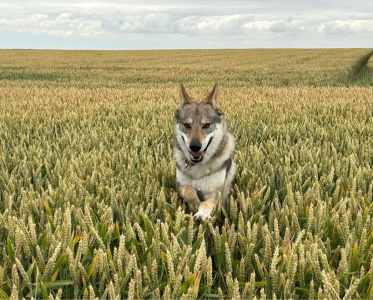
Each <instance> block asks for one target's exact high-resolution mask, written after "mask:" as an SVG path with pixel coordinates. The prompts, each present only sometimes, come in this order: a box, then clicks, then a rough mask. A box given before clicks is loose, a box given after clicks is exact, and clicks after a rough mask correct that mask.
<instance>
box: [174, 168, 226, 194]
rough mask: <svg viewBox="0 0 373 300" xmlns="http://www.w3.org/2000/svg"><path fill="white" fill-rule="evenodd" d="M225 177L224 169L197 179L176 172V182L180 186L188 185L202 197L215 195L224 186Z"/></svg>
mask: <svg viewBox="0 0 373 300" xmlns="http://www.w3.org/2000/svg"><path fill="white" fill-rule="evenodd" d="M225 177H226V170H225V168H222V169H221V170H219V171H216V172H214V173H212V174H209V175H206V176H203V177H200V178H198V179H197V178H191V177H189V176H188V175H187V174H185V173H183V172H181V171H180V170H179V169H177V170H176V178H177V182H178V183H179V184H180V185H189V186H191V187H193V188H194V189H195V190H196V191H198V192H201V193H202V194H203V195H204V196H207V195H210V194H215V193H216V192H217V190H219V189H221V188H222V187H223V186H224V181H225Z"/></svg>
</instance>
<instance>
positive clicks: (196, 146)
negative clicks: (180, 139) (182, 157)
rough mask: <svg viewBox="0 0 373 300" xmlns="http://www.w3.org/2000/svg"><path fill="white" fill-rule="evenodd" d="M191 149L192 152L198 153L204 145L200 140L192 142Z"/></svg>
mask: <svg viewBox="0 0 373 300" xmlns="http://www.w3.org/2000/svg"><path fill="white" fill-rule="evenodd" d="M189 148H190V150H191V151H192V152H198V151H199V150H201V148H202V144H201V143H200V142H199V141H198V140H192V142H191V143H190V144H189Z"/></svg>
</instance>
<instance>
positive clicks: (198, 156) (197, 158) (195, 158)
mask: <svg viewBox="0 0 373 300" xmlns="http://www.w3.org/2000/svg"><path fill="white" fill-rule="evenodd" d="M213 138H214V137H211V139H210V140H209V142H208V144H207V146H206V148H205V149H204V150H202V151H200V149H201V146H202V145H201V143H199V142H198V145H197V142H195V143H193V142H192V143H191V144H190V145H189V149H190V151H189V153H190V160H191V161H192V163H195V164H196V163H199V162H201V161H202V160H203V158H204V157H205V153H206V151H207V149H208V147H209V146H210V144H211V141H212V139H213ZM197 148H198V149H197ZM193 150H197V151H193Z"/></svg>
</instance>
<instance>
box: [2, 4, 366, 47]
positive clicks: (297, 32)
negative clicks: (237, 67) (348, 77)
mask: <svg viewBox="0 0 373 300" xmlns="http://www.w3.org/2000/svg"><path fill="white" fill-rule="evenodd" d="M284 1H285V2H284V3H283V2H281V3H279V2H277V1H275V0H266V1H256V0H254V1H243V0H232V1H229V2H228V1H223V0H216V2H215V4H214V5H211V2H208V1H204V0H200V1H197V0H190V2H188V4H185V2H181V1H179V0H175V1H170V0H166V1H163V2H162V5H154V4H152V3H151V2H147V1H131V0H129V1H126V4H125V5H124V4H123V2H122V1H119V0H111V1H108V2H101V1H98V0H97V1H94V0H93V2H76V1H72V0H66V1H65V2H58V0H57V2H53V4H51V2H48V1H45V0H43V1H41V0H35V3H34V2H33V3H32V4H30V2H27V1H23V0H20V1H17V2H16V3H15V4H14V3H11V2H6V1H5V2H2V3H1V4H0V11H1V13H0V34H1V32H3V33H4V32H6V33H7V34H9V33H11V32H16V33H22V34H27V33H31V34H34V35H39V36H56V37H58V36H59V37H74V38H91V39H93V38H95V37H100V38H104V37H105V38H107V39H112V40H113V41H120V40H125V39H128V38H129V37H131V38H133V40H134V41H140V40H143V42H144V43H146V41H147V40H149V41H150V36H154V38H151V40H152V41H153V44H154V40H155V41H156V40H157V38H156V37H157V36H162V37H163V38H164V39H165V40H167V44H170V43H171V41H172V40H175V41H178V39H177V37H180V36H182V37H184V38H186V37H188V38H189V39H190V40H192V39H194V40H196V44H198V45H201V47H203V45H210V44H214V42H216V41H221V42H223V41H227V43H228V44H227V46H226V47H230V45H232V44H230V43H231V41H234V45H236V44H237V43H238V42H237V41H238V40H241V41H242V42H241V44H239V45H242V46H241V47H247V46H248V44H247V41H251V42H253V43H255V45H256V46H257V45H258V44H259V45H260V44H262V45H264V44H265V45H267V43H269V42H268V40H271V41H273V42H272V43H273V46H274V47H276V46H278V43H283V44H282V45H280V46H283V47H286V45H294V43H296V42H297V41H302V42H304V43H307V41H308V43H309V45H310V46H312V45H313V44H312V42H311V40H312V38H313V39H314V40H316V39H317V40H318V42H320V43H321V42H322V41H321V40H320V39H321V38H322V37H325V40H324V42H325V45H327V44H328V42H329V40H328V39H327V37H328V36H333V37H339V39H340V45H343V42H344V41H343V37H347V36H348V37H350V38H351V40H352V39H354V40H356V39H357V38H358V37H360V36H361V37H362V38H364V41H365V42H364V43H368V42H367V41H368V38H367V36H369V35H372V34H373V18H372V15H373V14H372V12H373V9H372V8H371V5H370V1H366V0H360V1H361V3H359V5H360V6H361V7H360V6H359V7H358V6H356V5H355V6H353V5H351V3H350V2H349V1H347V0H341V1H334V0H332V1H329V2H327V3H325V5H323V6H321V5H319V4H320V3H321V2H322V1H321V0H315V1H316V2H315V3H313V2H312V3H309V2H307V3H303V2H299V1H296V0H284ZM285 4H286V5H285ZM319 7H323V8H322V9H320V8H319ZM134 37H136V38H134ZM197 40H198V42H197ZM264 40H265V43H264V44H263V41H264ZM255 41H257V42H255ZM175 45H176V44H175ZM362 45H363V44H362ZM356 46H359V45H356Z"/></svg>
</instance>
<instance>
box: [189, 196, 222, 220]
mask: <svg viewBox="0 0 373 300" xmlns="http://www.w3.org/2000/svg"><path fill="white" fill-rule="evenodd" d="M216 204H217V202H216V200H215V199H208V200H206V201H203V202H201V204H200V205H199V208H198V212H197V213H196V214H195V215H194V218H195V219H201V220H202V221H205V220H211V215H212V212H213V211H214V209H215V207H216Z"/></svg>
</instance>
